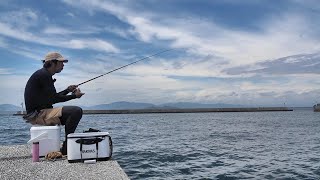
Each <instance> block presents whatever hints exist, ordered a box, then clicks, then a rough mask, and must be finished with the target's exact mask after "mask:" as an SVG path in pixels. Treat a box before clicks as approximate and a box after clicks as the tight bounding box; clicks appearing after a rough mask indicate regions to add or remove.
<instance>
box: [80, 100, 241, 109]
mask: <svg viewBox="0 0 320 180" xmlns="http://www.w3.org/2000/svg"><path fill="white" fill-rule="evenodd" d="M234 107H243V106H241V105H234V104H201V103H190V102H178V103H165V104H160V105H154V104H151V103H136V102H126V101H121V102H114V103H110V104H100V105H95V106H90V107H83V109H87V110H116V109H118V110H121V109H175V108H178V109H191V108H234Z"/></svg>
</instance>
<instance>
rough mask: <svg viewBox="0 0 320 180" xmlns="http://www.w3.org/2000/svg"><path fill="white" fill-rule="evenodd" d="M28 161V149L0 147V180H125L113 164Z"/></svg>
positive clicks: (18, 146) (124, 176)
mask: <svg viewBox="0 0 320 180" xmlns="http://www.w3.org/2000/svg"><path fill="white" fill-rule="evenodd" d="M31 159H32V158H31V146H30V145H14V146H0V179H59V180H60V179H77V180H80V179H111V180H112V179H115V180H118V179H120V180H121V179H124V180H127V179H129V177H128V176H127V174H126V173H125V172H124V171H123V169H122V168H121V167H120V165H119V164H118V162H117V161H114V160H109V161H98V162H97V163H95V164H84V163H68V160H66V159H57V160H56V161H48V160H45V159H44V158H40V162H35V163H33V162H32V160H31Z"/></svg>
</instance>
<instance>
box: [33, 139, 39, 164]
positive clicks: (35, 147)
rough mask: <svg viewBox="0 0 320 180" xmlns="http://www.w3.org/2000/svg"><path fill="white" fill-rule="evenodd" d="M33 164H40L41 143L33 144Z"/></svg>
mask: <svg viewBox="0 0 320 180" xmlns="http://www.w3.org/2000/svg"><path fill="white" fill-rule="evenodd" d="M32 162H39V142H34V143H32Z"/></svg>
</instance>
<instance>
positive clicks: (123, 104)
mask: <svg viewBox="0 0 320 180" xmlns="http://www.w3.org/2000/svg"><path fill="white" fill-rule="evenodd" d="M154 106H155V105H154V104H150V103H135V102H125V101H121V102H114V103H110V104H100V105H95V106H90V107H87V109H88V110H104V109H106V110H115V109H119V110H120V109H148V108H152V107H154Z"/></svg>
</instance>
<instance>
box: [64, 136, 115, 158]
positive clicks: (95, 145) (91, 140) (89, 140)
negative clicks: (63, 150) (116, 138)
mask: <svg viewBox="0 0 320 180" xmlns="http://www.w3.org/2000/svg"><path fill="white" fill-rule="evenodd" d="M67 154H68V162H70V163H73V162H84V161H85V160H97V161H106V160H109V159H110V158H111V156H112V140H111V137H110V136H109V133H108V132H86V133H71V134H68V148H67Z"/></svg>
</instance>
